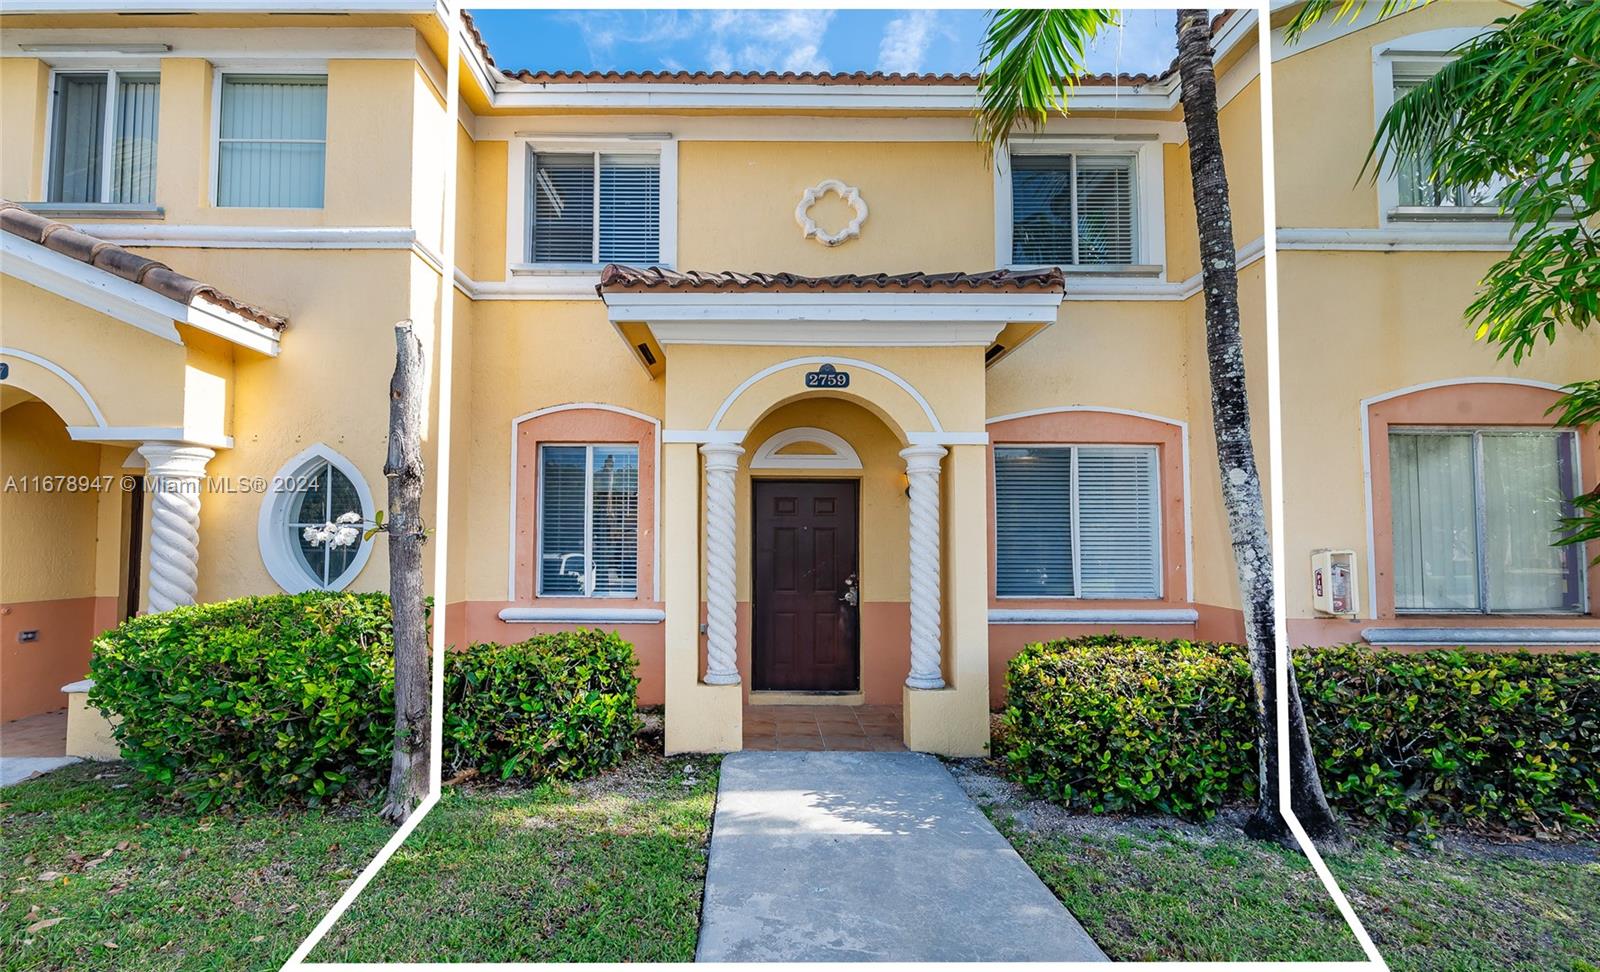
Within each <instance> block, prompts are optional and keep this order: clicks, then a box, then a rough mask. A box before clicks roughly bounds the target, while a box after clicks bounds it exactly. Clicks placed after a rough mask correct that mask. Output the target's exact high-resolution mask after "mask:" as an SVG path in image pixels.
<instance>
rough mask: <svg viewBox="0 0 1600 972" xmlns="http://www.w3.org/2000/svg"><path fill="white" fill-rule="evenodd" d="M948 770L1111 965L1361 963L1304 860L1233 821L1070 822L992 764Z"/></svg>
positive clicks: (1075, 818)
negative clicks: (1251, 834) (1253, 836)
mask: <svg viewBox="0 0 1600 972" xmlns="http://www.w3.org/2000/svg"><path fill="white" fill-rule="evenodd" d="M951 769H952V770H954V771H955V773H956V778H957V779H958V780H959V781H960V782H961V784H962V786H963V787H964V788H965V789H966V790H967V792H968V793H970V794H972V796H973V798H974V799H975V800H977V802H978V805H979V806H981V807H983V809H984V811H985V812H986V813H988V815H989V817H990V819H991V820H993V821H994V823H995V826H996V827H998V828H999V829H1000V832H1001V833H1003V834H1005V835H1006V838H1007V839H1008V840H1010V841H1011V843H1012V846H1014V847H1016V849H1017V852H1018V853H1019V854H1021V855H1022V858H1023V860H1025V861H1027V862H1028V865H1029V866H1030V867H1032V868H1033V870H1034V873H1036V874H1038V875H1039V877H1040V878H1041V879H1042V880H1043V881H1044V883H1045V884H1047V885H1049V887H1050V889H1051V890H1052V891H1054V892H1055V893H1056V896H1057V897H1059V898H1060V899H1061V900H1062V901H1063V902H1064V903H1065V904H1066V905H1067V907H1068V909H1070V910H1071V911H1072V913H1073V914H1074V915H1076V916H1077V918H1078V920H1079V921H1080V922H1082V923H1083V927H1084V928H1085V929H1086V930H1088V932H1089V934H1090V935H1091V936H1093V938H1094V940H1095V941H1096V942H1098V943H1099V944H1100V947H1101V948H1102V949H1104V950H1105V952H1106V954H1107V955H1108V956H1110V957H1111V958H1112V959H1113V960H1115V961H1119V962H1131V961H1140V962H1168V961H1179V960H1182V961H1190V962H1198V961H1256V962H1265V961H1326V962H1331V961H1363V960H1364V959H1365V956H1364V955H1363V954H1362V952H1361V946H1360V944H1359V943H1357V942H1356V939H1355V936H1354V935H1352V934H1351V933H1350V930H1349V928H1348V927H1346V925H1345V923H1344V919H1343V918H1341V917H1340V916H1339V912H1338V910H1337V909H1336V908H1335V907H1334V904H1333V900H1332V898H1330V897H1329V896H1328V893H1327V892H1326V891H1325V890H1324V889H1323V887H1322V884H1321V882H1320V881H1318V880H1317V876H1316V873H1315V872H1313V871H1312V870H1311V865H1310V864H1309V863H1308V862H1307V861H1306V859H1305V858H1304V857H1303V856H1302V855H1301V854H1299V853H1298V852H1296V851H1291V850H1287V849H1285V848H1282V847H1278V846H1276V845H1272V844H1263V843H1260V842H1258V841H1253V840H1250V839H1248V838H1246V837H1245V836H1244V835H1243V834H1241V833H1240V832H1239V830H1238V828H1237V826H1232V825H1230V824H1229V823H1228V821H1227V820H1225V819H1219V820H1218V821H1215V822H1213V823H1211V824H1207V825H1203V826H1201V825H1189V824H1184V823H1182V822H1180V821H1176V820H1156V819H1152V818H1134V819H1119V818H1115V817H1089V816H1085V815H1081V814H1071V813H1067V812H1066V811H1063V810H1062V809H1061V808H1059V807H1056V806H1053V805H1051V804H1049V803H1045V802H1043V801H1036V800H1031V799H1029V798H1028V797H1027V795H1026V794H1025V793H1024V792H1023V791H1022V790H1021V788H1019V787H1016V786H1015V785H1013V784H1011V783H1008V782H1006V781H1005V780H1003V779H1001V778H1000V777H999V776H998V775H997V772H996V770H997V768H996V766H995V765H994V764H992V763H987V762H978V761H972V760H967V761H962V762H960V763H957V764H954V765H952V766H951Z"/></svg>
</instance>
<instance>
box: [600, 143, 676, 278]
mask: <svg viewBox="0 0 1600 972" xmlns="http://www.w3.org/2000/svg"><path fill="white" fill-rule="evenodd" d="M599 165H600V242H599V248H600V255H599V260H598V261H597V262H599V263H634V264H650V263H655V262H657V261H658V260H660V258H661V158H660V156H657V155H638V154H634V155H614V154H602V155H601V156H600V158H599Z"/></svg>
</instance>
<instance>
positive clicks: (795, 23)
mask: <svg viewBox="0 0 1600 972" xmlns="http://www.w3.org/2000/svg"><path fill="white" fill-rule="evenodd" d="M832 20H833V11H832V10H717V11H713V12H712V14H711V18H710V24H709V25H708V30H709V33H710V43H709V46H708V47H707V49H706V59H707V67H708V68H709V69H710V70H712V71H826V70H828V66H829V65H828V59H827V58H826V57H823V56H822V37H823V35H824V34H826V33H827V31H828V24H829V23H830V22H831V21H832Z"/></svg>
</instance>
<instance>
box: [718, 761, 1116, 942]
mask: <svg viewBox="0 0 1600 972" xmlns="http://www.w3.org/2000/svg"><path fill="white" fill-rule="evenodd" d="M696 959H697V960H698V961H701V962H796V961H818V962H821V961H827V962H866V961H901V962H951V961H961V962H1024V961H1078V962H1084V961H1105V960H1106V957H1105V954H1104V953H1103V952H1101V951H1100V948H1099V947H1098V946H1097V945H1095V943H1094V940H1093V939H1091V938H1090V937H1089V935H1088V933H1087V932H1085V931H1084V930H1083V926H1081V925H1079V924H1078V922H1077V919H1075V918H1073V917H1072V914H1071V913H1070V912H1068V911H1067V909H1066V908H1065V907H1063V906H1062V905H1061V902H1060V901H1058V900H1056V897H1055V895H1053V894H1051V893H1050V889H1049V888H1047V887H1045V886H1044V884H1043V882H1041V881H1040V880H1039V878H1038V877H1037V876H1036V875H1034V873H1033V872H1032V871H1031V870H1029V869H1028V866H1027V865H1026V864H1024V863H1023V862H1022V858H1020V857H1018V856H1017V852H1016V851H1014V850H1013V849H1012V848H1011V845H1010V844H1009V843H1007V842H1006V840H1005V838H1004V837H1001V836H1000V834H999V832H998V831H996V830H995V829H994V827H993V825H991V824H990V823H989V820H988V818H987V817H985V816H984V815H983V811H981V810H979V809H978V808H977V806H975V805H974V804H973V802H972V801H971V800H970V799H968V797H967V795H966V794H965V793H963V792H962V790H961V788H960V787H959V786H958V785H957V784H956V781H955V780H954V779H953V778H952V777H951V776H950V773H949V772H948V771H947V770H946V769H945V768H944V766H943V765H941V764H940V763H939V761H938V760H937V759H936V758H934V757H932V756H928V755H926V754H923V753H856V752H826V753H797V752H740V753H734V754H732V755H730V756H728V757H727V758H726V759H725V760H723V763H722V778H721V783H720V785H719V786H718V788H717V812H716V819H715V821H714V822H713V825H712V831H711V860H710V864H709V867H708V871H707V874H706V894H705V904H704V907H703V910H702V914H701V922H700V945H699V948H698V950H697V953H696Z"/></svg>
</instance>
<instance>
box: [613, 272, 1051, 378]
mask: <svg viewBox="0 0 1600 972" xmlns="http://www.w3.org/2000/svg"><path fill="white" fill-rule="evenodd" d="M595 291H596V292H597V293H599V295H600V298H601V299H602V300H604V301H605V303H606V312H607V315H608V316H609V318H610V320H611V324H612V326H613V327H615V328H616V329H617V333H618V334H619V335H621V336H622V338H623V340H624V341H626V342H627V343H628V347H629V349H630V350H631V351H632V352H633V355H634V357H635V359H636V360H638V362H639V363H640V364H641V365H642V366H643V367H644V368H645V370H646V371H648V372H649V373H650V375H651V377H656V378H659V377H660V376H661V375H662V374H663V373H664V372H665V370H666V358H667V355H668V349H669V348H670V346H671V345H674V344H737V345H795V346H800V345H805V346H817V347H962V346H965V347H979V348H983V349H984V362H985V363H986V364H993V363H994V362H996V361H998V360H1000V359H1001V358H1002V357H1004V356H1005V355H1006V354H1009V353H1010V352H1011V351H1013V350H1015V349H1016V348H1017V347H1018V346H1019V345H1021V344H1022V343H1024V342H1025V341H1027V340H1028V339H1029V338H1030V337H1032V336H1033V335H1034V334H1037V333H1038V332H1039V331H1041V330H1043V329H1044V328H1046V327H1048V326H1049V325H1051V324H1053V323H1054V322H1055V320H1056V314H1057V312H1058V311H1059V309H1060V307H1061V301H1062V299H1063V298H1064V297H1065V295H1066V285H1065V280H1064V278H1063V276H1062V274H1061V271H1060V270H1059V269H1056V268H1051V269H1048V270H1020V271H1019V270H987V271H982V272H978V273H966V272H951V273H923V272H921V271H915V272H911V273H893V274H891V273H877V274H855V273H849V274H838V275H834V276H828V277H811V276H805V275H802V274H797V273H782V272H779V273H764V272H757V273H740V272H736V271H732V270H721V271H705V270H668V269H664V268H662V267H629V266H623V265H621V264H614V263H613V264H608V265H607V266H606V267H605V268H604V269H603V270H601V271H600V283H599V284H598V285H596V287H595Z"/></svg>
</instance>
